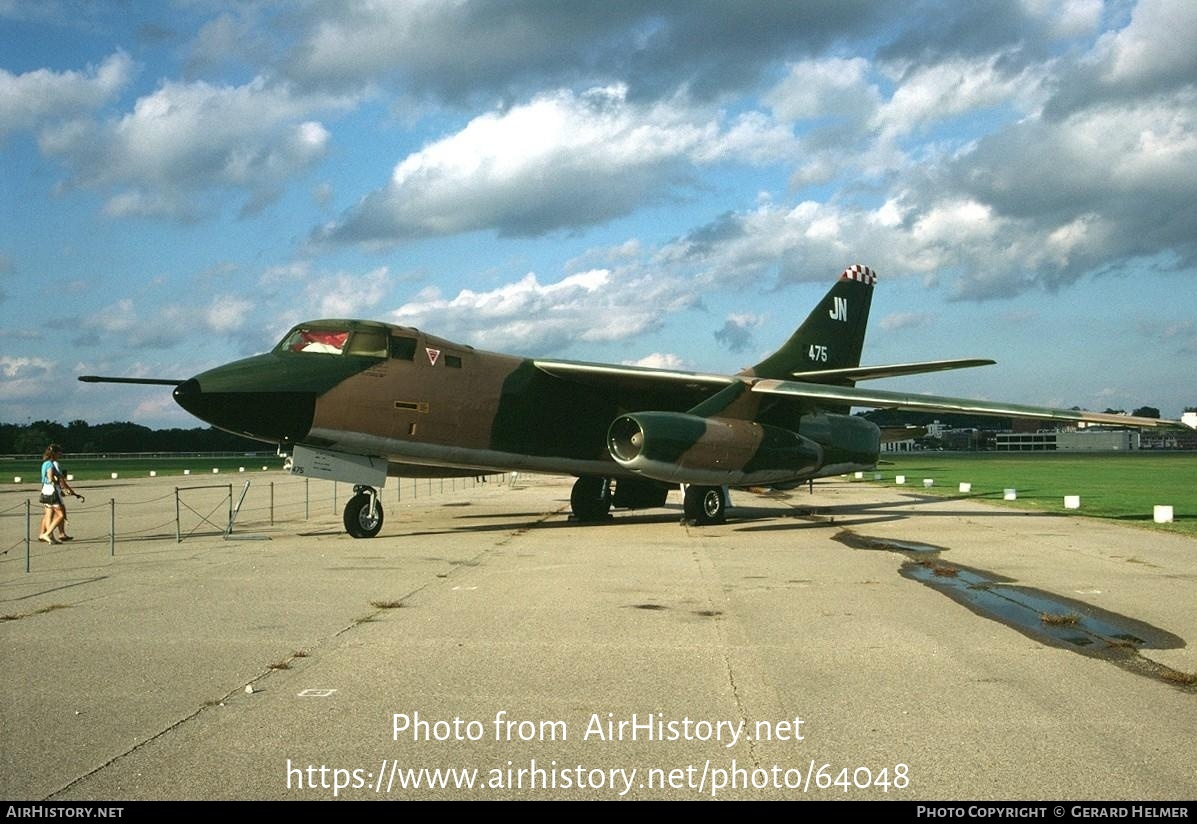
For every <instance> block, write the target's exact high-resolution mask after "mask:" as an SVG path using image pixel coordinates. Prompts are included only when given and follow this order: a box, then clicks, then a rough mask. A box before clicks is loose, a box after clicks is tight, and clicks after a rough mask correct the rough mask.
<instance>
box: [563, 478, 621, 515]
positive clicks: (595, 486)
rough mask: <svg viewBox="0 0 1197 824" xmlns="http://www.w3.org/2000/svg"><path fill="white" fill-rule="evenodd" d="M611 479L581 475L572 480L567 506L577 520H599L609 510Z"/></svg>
mask: <svg viewBox="0 0 1197 824" xmlns="http://www.w3.org/2000/svg"><path fill="white" fill-rule="evenodd" d="M611 497H612V496H611V479H610V478H599V477H596V476H594V475H583V476H582V477H580V478H578V480H576V481H574V488H573V491H572V492H570V493H569V506H570V508H571V509H572V510H573V511H574V517H575V518H577V519H578V520H579V521H601V520H604V519H605V518H607V516H608V513H609V512H610V511H611Z"/></svg>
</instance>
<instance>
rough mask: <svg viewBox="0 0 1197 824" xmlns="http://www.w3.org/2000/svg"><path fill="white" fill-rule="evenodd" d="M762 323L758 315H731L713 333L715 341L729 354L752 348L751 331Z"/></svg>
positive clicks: (762, 320)
mask: <svg viewBox="0 0 1197 824" xmlns="http://www.w3.org/2000/svg"><path fill="white" fill-rule="evenodd" d="M762 323H764V318H763V317H761V316H760V315H746V314H736V315H731V316H729V317H728V318H727V320H726V321H724V323H723V326H722V327H721V328H719V329H718V330H716V331H715V340H717V341H719V343H720V345H722V346H723V347H724V348H725V349H727V351H729V352H743V351H745V350H747V349H748V348H749V347H751V346H752V330H753V329H755V328H756V327H758V326H760V325H761V324H762Z"/></svg>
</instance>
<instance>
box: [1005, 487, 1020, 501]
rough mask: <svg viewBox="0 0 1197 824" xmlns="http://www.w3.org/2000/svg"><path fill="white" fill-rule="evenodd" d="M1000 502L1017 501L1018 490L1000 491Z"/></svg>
mask: <svg viewBox="0 0 1197 824" xmlns="http://www.w3.org/2000/svg"><path fill="white" fill-rule="evenodd" d="M1002 500H1003V501H1017V500H1018V490H1017V489H1006V490H1003V491H1002Z"/></svg>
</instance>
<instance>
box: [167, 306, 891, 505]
mask: <svg viewBox="0 0 1197 824" xmlns="http://www.w3.org/2000/svg"><path fill="white" fill-rule="evenodd" d="M301 334H302V339H301V338H300V337H298V336H300V335H301ZM342 335H343V336H342ZM312 339H319V341H333V343H332V344H329V343H323V342H318V343H312V342H311V340H312ZM359 340H360V341H362V344H361V345H357V343H356V342H357V341H359ZM304 341H307V343H306V344H305V343H304ZM305 346H306V350H305ZM746 387H747V384H746V383H743V382H740V381H738V380H731V381H730V382H729V383H728V384H727V385H725V386H722V387H720V386H717V385H716V386H712V385H711V384H710V383H708V382H703V381H701V380H696V381H695V382H693V383H687V382H684V381H671V382H661V381H653V380H651V376H646V377H645V378H644V379H636V378H635V377H624V378H616V379H610V378H607V379H603V380H587V379H585V378H583V377H577V376H570V377H561V376H558V375H555V374H551V373H550V372H548V371H545V370H544V369H542V368H541V367H540V366H538V365H537V363H536V362H534V361H532V360H529V359H525V358H518V357H512V356H508V355H502V354H497V353H492V352H484V351H480V350H476V349H474V348H472V347H469V346H463V345H460V344H455V343H453V342H451V341H447V340H444V339H441V338H437V337H433V336H431V335H426V334H424V333H422V332H419V331H418V330H415V329H411V328H407V327H402V326H393V325H388V324H382V323H377V322H372V321H349V320H324V321H313V322H311V323H307V324H301V325H300V326H299V327H296V329H295V330H292V332H290V333H288V336H287V337H286V338H284V340H283V342H282V343H280V344H279V346H278V347H276V348H275V350H274V351H272V352H270V353H268V354H265V355H259V356H256V357H253V358H247V359H245V360H241V361H237V362H235V363H232V364H228V365H226V366H222V367H219V368H217V369H213V370H210V371H208V372H204V373H202V374H200V375H197V376H196V377H195V378H193V379H191V380H189V381H187V382H186V383H184V384H182V385H180V386H179V387H178V388H177V389H176V391H175V397H176V399H177V400H178V402H179V403H180V404H181V405H182V406H183V407H184V408H186V409H187V410H188V411H190V412H192V414H194V415H196V416H197V417H199V418H201V419H203V420H206V421H208V422H209V423H211V424H213V425H215V426H217V427H220V428H222V429H227V430H229V431H233V432H237V433H238V434H242V435H247V436H249V437H252V438H256V439H258V440H262V441H267V442H271V443H278V444H280V445H281V446H282V447H283V449H284V450H285V449H287V448H289V447H290V446H292V445H295V444H303V445H306V446H311V447H315V448H318V449H325V450H329V451H332V452H343V453H349V454H355V455H370V456H376V457H381V458H385V459H386V460H387V461H388V464H389V469H388V471H389V474H392V475H419V476H423V475H437V474H445V475H449V474H463V473H473V472H476V471H493V470H498V471H506V470H535V471H544V472H556V473H562V474H571V475H597V476H604V477H611V478H619V477H641V478H651V479H653V480H655V481H661V482H664V483H679V482H680V483H700V482H701V483H717V484H729V485H733V486H734V485H746V484H756V483H788V482H796V481H800V480H802V479H805V478H808V477H817V476H820V475H825V474H832V473H839V472H844V471H847V470H849V469H852V468H863V467H867V466H872V465H873V464H874V463H875V462H876V460H877V452H878V440H879V438H878V430H877V428H876V427H875V426H873V425H872V424H871V423H869V422H868V421H865V420H863V419H860V418H851V417H848V416H845V415H838V414H827V413H823V412H821V411H819V410H817V409H814V408H811V407H809V405H807V404H803V403H802V402H801V401H799V400H795V399H789V398H775V397H770V396H764V395H758V394H754V393H751V392H746V391H745V389H746ZM639 412H644V413H646V414H649V415H652V416H655V418H654V420H653V424H654V427H655V429H654V431H653V432H652V433H651V435H652V440H651V441H650V443H649V444H648V446H649V447H651V452H652V454H651V456H650V457H651V460H649V461H647V463H646V462H644V461H642V462H641V463H642V464H645V465H644V466H639V467H636V466H621V465H620V463H618V462H617V461H616V460H614V459H613V457H612V451H611V450H612V447H611V444H610V442H609V439H608V434H609V430H611V429H612V423H613V422H614V421H616V420H617V419H619V418H620V416H621V415H625V414H627V413H639ZM688 413H689V414H688ZM700 416H701V417H700ZM662 467H665V468H664V469H662Z"/></svg>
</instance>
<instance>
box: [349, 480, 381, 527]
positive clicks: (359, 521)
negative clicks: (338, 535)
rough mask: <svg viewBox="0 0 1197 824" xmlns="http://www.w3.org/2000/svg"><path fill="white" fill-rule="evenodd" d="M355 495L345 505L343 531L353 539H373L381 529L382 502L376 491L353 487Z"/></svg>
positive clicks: (368, 487) (370, 488) (372, 488)
mask: <svg viewBox="0 0 1197 824" xmlns="http://www.w3.org/2000/svg"><path fill="white" fill-rule="evenodd" d="M353 491H354V492H355V493H356V494H355V495H354V496H353V497H352V498H350V499H349V503H347V504H345V531H346V532H348V533H349V534H350V535H352V536H353V537H354V538H373V537H374V536H375V535H377V534H378V533H379V531H380V530H381V529H382V502H381V501H379V500H378V490H377V489H375V488H374V487H371V486H355V487H354V488H353Z"/></svg>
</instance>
